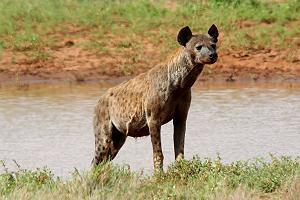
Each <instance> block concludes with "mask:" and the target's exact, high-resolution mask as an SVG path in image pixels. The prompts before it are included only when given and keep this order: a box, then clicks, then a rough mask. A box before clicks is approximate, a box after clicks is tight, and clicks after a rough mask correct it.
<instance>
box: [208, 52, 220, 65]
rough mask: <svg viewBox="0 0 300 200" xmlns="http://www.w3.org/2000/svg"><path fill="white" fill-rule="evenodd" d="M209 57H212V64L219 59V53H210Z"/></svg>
mask: <svg viewBox="0 0 300 200" xmlns="http://www.w3.org/2000/svg"><path fill="white" fill-rule="evenodd" d="M209 59H210V62H211V64H212V63H215V62H216V61H217V60H218V54H217V53H216V52H213V53H210V54H209Z"/></svg>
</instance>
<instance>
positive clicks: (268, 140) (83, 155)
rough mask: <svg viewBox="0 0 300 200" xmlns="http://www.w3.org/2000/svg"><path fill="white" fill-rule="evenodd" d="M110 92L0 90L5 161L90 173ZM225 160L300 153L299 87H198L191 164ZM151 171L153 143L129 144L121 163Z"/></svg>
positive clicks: (169, 142) (168, 147) (189, 137)
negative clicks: (98, 113)
mask: <svg viewBox="0 0 300 200" xmlns="http://www.w3.org/2000/svg"><path fill="white" fill-rule="evenodd" d="M105 90H106V87H102V86H99V85H84V86H80V85H77V86H35V87H30V88H27V89H26V88H22V89H16V88H0V160H4V161H5V162H6V164H7V166H8V167H9V168H10V169H14V168H15V164H14V162H13V161H12V160H13V159H15V160H16V161H17V162H18V163H19V164H20V165H21V166H22V167H23V168H36V167H42V166H48V167H49V168H50V169H52V170H53V171H54V173H55V174H56V175H63V176H66V175H68V174H69V173H70V172H71V171H73V169H74V168H77V169H79V170H84V169H89V167H90V162H91V160H92V157H93V153H94V152H93V151H94V137H93V130H92V116H93V108H94V106H95V104H96V103H97V100H98V98H99V96H100V95H101V94H102V93H103V92H104V91H105ZM172 132H173V128H172V123H168V124H166V125H164V126H163V127H162V146H163V152H164V156H165V166H167V165H168V164H170V162H172V161H173V159H174V151H173V138H172ZM217 153H219V154H220V156H221V157H222V158H223V160H224V161H225V162H230V161H235V160H240V159H251V158H253V157H256V156H267V155H268V153H273V154H276V155H291V156H299V155H300V89H299V87H294V86H291V87H282V86H280V85H267V86H265V85H264V86H258V85H244V86H238V85H227V86H221V87H220V86H214V85H208V86H205V85H202V86H196V87H195V88H193V97H192V104H191V108H190V112H189V116H188V121H187V133H186V143H185V154H186V158H192V157H193V155H196V154H198V155H199V156H200V157H216V155H217ZM114 162H115V163H117V164H129V165H130V168H131V169H133V170H140V169H144V170H145V171H150V170H151V169H152V147H151V143H150V137H143V138H139V139H134V138H128V139H127V141H126V143H125V145H124V146H123V148H122V149H121V151H120V152H119V154H118V155H117V157H116V159H115V160H114Z"/></svg>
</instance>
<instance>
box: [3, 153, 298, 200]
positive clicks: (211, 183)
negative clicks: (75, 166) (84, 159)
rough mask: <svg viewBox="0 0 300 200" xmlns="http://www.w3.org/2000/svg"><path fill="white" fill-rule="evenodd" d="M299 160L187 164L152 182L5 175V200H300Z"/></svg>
mask: <svg viewBox="0 0 300 200" xmlns="http://www.w3.org/2000/svg"><path fill="white" fill-rule="evenodd" d="M299 178H300V163H299V159H292V158H289V157H280V158H279V157H273V156H271V159H269V161H266V160H264V159H256V160H254V161H237V162H233V163H229V164H224V163H222V162H221V159H220V158H217V159H216V160H210V159H199V158H198V157H195V158H193V159H192V160H183V161H181V162H177V163H173V164H172V165H170V166H169V168H168V170H167V171H166V172H165V173H156V174H154V175H151V176H145V175H142V174H141V173H140V172H131V171H130V170H129V169H128V168H126V167H120V166H114V165H112V164H111V163H103V164H102V165H100V166H99V167H98V168H96V169H95V170H93V171H89V172H83V173H79V172H78V171H75V172H74V173H73V175H72V177H70V178H69V179H67V180H63V179H61V178H58V177H55V176H54V175H53V174H52V173H51V171H50V170H48V169H46V168H43V169H37V170H33V171H31V170H22V169H19V170H18V171H17V172H9V171H7V170H6V172H4V173H2V174H1V175H0V199H21V198H22V199H124V198H125V199H258V198H264V199H297V197H299V196H297V195H299V192H300V179H299Z"/></svg>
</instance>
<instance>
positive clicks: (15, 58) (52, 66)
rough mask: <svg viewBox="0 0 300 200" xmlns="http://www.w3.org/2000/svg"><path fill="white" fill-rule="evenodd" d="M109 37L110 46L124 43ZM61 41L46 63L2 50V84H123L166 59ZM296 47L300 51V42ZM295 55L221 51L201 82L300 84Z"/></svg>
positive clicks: (127, 48) (151, 50)
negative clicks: (120, 82) (123, 81)
mask: <svg viewBox="0 0 300 200" xmlns="http://www.w3.org/2000/svg"><path fill="white" fill-rule="evenodd" d="M109 37H110V38H108V39H109V40H110V41H113V42H112V43H116V42H118V41H119V42H120V41H122V38H115V37H114V36H109ZM59 38H61V40H60V42H58V43H57V44H56V45H53V46H52V47H45V48H43V49H42V52H43V53H44V54H45V55H47V56H46V58H44V57H42V56H43V55H44V54H41V55H42V56H41V55H40V54H38V56H35V57H32V56H31V57H30V56H28V53H26V49H25V50H24V51H15V50H3V51H2V53H1V54H0V55H1V57H0V58H1V59H0V84H31V83H57V82H60V83H63V82H66V83H78V82H107V81H109V82H119V81H122V80H124V79H127V78H129V77H132V76H135V75H137V74H139V73H142V72H144V71H147V70H148V69H150V68H151V67H153V66H154V65H155V64H157V63H159V62H160V61H162V60H164V59H166V57H167V55H166V53H165V54H163V53H161V51H160V49H159V47H158V46H157V45H155V44H151V43H150V42H148V41H146V40H145V41H143V42H142V43H143V45H142V48H139V49H138V48H135V47H134V45H132V44H130V43H129V44H123V45H121V46H120V45H119V46H118V45H115V46H111V47H108V49H105V50H103V49H101V50H95V49H94V50H91V49H90V48H86V47H85V46H84V45H82V44H83V43H84V42H85V41H87V40H88V39H87V38H85V37H73V38H68V39H62V38H64V36H63V35H61V36H59ZM295 42H298V44H297V45H298V46H299V47H300V39H299V40H295ZM119 44H120V43H119ZM109 48H110V49H109ZM298 52H299V51H298ZM295 53H296V54H297V52H290V50H289V49H286V50H275V49H265V48H260V49H245V50H235V51H228V50H222V49H220V50H219V60H218V62H217V63H216V64H214V65H210V66H206V68H205V70H204V71H203V73H202V75H201V76H200V77H199V81H214V82H216V81H218V82H222V81H229V82H231V81H272V82H273V81H275V82H299V81H300V54H299V55H296V56H295ZM291 54H293V56H291Z"/></svg>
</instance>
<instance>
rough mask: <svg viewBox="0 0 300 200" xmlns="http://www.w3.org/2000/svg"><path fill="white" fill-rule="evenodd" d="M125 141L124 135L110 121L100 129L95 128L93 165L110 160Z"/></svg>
mask: <svg viewBox="0 0 300 200" xmlns="http://www.w3.org/2000/svg"><path fill="white" fill-rule="evenodd" d="M125 140H126V135H125V134H123V133H121V132H120V131H118V130H117V129H116V128H115V127H114V126H113V124H111V122H110V121H108V122H105V123H104V125H103V126H102V127H95V157H94V159H93V161H92V164H93V165H98V164H99V163H101V162H103V161H108V160H112V159H114V158H115V157H116V155H117V154H118V152H119V150H120V149H121V147H122V146H123V144H124V143H125Z"/></svg>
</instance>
